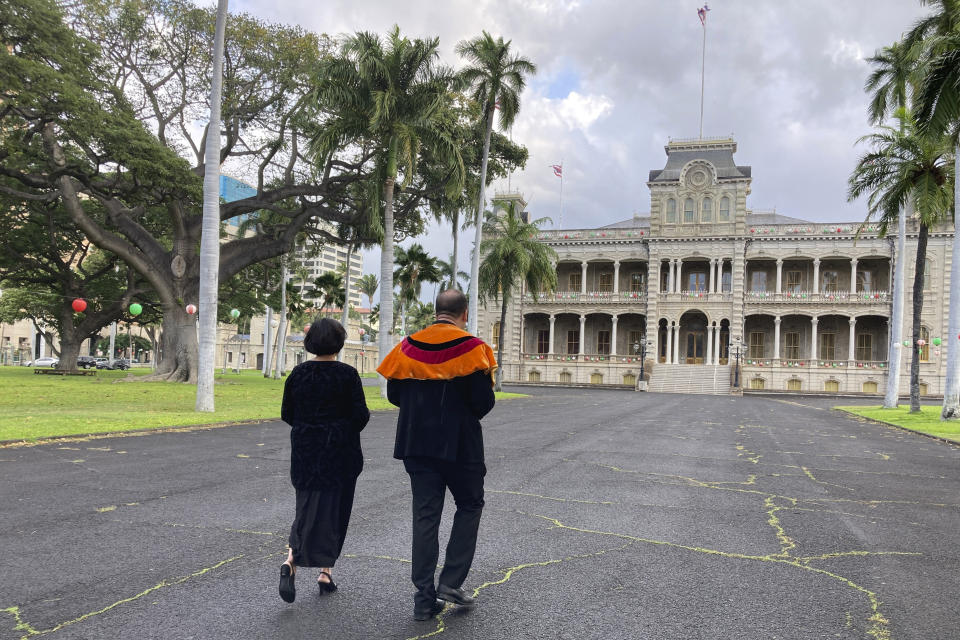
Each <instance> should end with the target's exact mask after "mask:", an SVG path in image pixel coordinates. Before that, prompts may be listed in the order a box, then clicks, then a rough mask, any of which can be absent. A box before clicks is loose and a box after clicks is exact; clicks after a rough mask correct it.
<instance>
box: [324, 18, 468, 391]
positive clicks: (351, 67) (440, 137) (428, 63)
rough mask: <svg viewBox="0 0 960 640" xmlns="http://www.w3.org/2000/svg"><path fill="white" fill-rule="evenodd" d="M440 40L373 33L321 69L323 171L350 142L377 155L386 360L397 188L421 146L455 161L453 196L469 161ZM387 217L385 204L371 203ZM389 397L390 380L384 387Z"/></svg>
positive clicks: (412, 169)
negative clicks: (458, 135) (450, 115)
mask: <svg viewBox="0 0 960 640" xmlns="http://www.w3.org/2000/svg"><path fill="white" fill-rule="evenodd" d="M439 44H440V41H439V39H438V38H433V39H429V40H421V39H419V38H418V39H416V40H413V41H411V40H410V39H408V38H405V37H401V36H400V28H399V27H397V26H394V27H393V29H391V30H390V33H389V34H388V35H387V38H386V43H384V42H382V41H381V40H380V38H379V37H378V36H377V35H376V34H373V33H369V32H358V33H356V34H354V35H353V36H350V37H349V38H347V39H346V41H345V42H344V43H343V45H342V48H341V51H340V55H339V56H333V57H331V58H330V59H328V60H327V61H326V62H325V64H324V65H323V67H322V68H321V69H320V74H319V77H320V78H321V81H320V82H319V84H318V86H317V89H316V96H317V101H318V104H319V107H320V109H321V110H322V111H324V112H325V113H326V114H328V115H329V117H328V118H327V120H326V121H325V122H324V123H323V126H322V129H321V130H320V131H319V132H318V133H317V134H316V135H315V136H314V137H313V139H312V140H311V150H312V151H313V153H314V154H315V155H316V156H317V158H318V160H320V161H321V162H319V163H318V164H320V165H321V166H325V165H326V161H327V160H328V159H329V158H331V156H332V154H333V153H334V152H335V151H336V150H337V149H340V148H343V147H344V146H345V145H347V144H349V143H360V144H362V145H364V146H369V147H370V148H372V149H373V153H374V162H375V169H374V178H373V180H372V182H371V187H372V189H374V190H379V189H382V193H383V199H382V213H383V244H382V245H381V251H380V285H381V286H380V310H381V324H382V326H383V327H385V328H386V329H387V330H386V331H380V333H379V336H378V337H379V348H380V355H381V356H385V355H386V354H387V352H388V351H390V349H391V348H393V332H392V331H391V330H390V328H391V327H392V326H393V241H394V224H393V222H394V220H393V213H394V211H393V201H394V188H395V186H396V182H397V178H398V176H399V175H400V173H401V172H402V173H403V181H402V182H401V186H402V187H405V186H408V185H409V184H410V182H411V181H412V179H413V177H414V175H415V174H416V170H417V157H418V155H419V153H420V151H421V147H427V148H429V149H430V150H431V152H432V153H433V154H435V155H436V156H437V157H441V158H445V159H447V160H448V161H449V164H450V166H451V167H452V169H453V171H452V172H451V175H450V179H449V183H448V184H449V188H450V189H451V192H452V193H456V192H458V191H459V190H460V189H461V188H462V185H463V175H464V168H463V161H462V159H460V155H459V152H458V150H457V146H456V144H455V143H454V141H453V139H452V138H451V136H450V135H449V133H448V131H447V129H446V128H445V127H444V126H443V124H442V122H441V116H442V115H443V111H444V106H445V105H446V104H447V103H448V102H449V100H450V94H449V89H450V88H451V86H452V85H453V84H454V79H455V78H454V75H453V74H452V72H451V71H449V70H448V69H446V68H444V67H440V66H438V65H437V63H436V60H437V57H438V53H437V49H438V47H439ZM370 201H371V204H372V205H373V206H374V207H375V209H378V211H376V213H377V214H379V213H380V211H379V208H380V206H381V199H380V197H379V196H378V197H375V198H371V200H370ZM380 391H381V394H382V395H384V396H385V395H386V379H383V378H381V380H380Z"/></svg>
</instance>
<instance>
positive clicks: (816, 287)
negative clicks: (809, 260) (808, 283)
mask: <svg viewBox="0 0 960 640" xmlns="http://www.w3.org/2000/svg"><path fill="white" fill-rule="evenodd" d="M813 292H814V293H820V258H814V259H813Z"/></svg>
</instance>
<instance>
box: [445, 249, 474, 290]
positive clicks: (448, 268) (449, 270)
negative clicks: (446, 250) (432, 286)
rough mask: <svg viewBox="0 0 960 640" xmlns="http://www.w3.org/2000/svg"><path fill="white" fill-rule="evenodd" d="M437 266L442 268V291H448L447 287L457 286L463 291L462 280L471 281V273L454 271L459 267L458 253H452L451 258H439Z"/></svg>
mask: <svg viewBox="0 0 960 640" xmlns="http://www.w3.org/2000/svg"><path fill="white" fill-rule="evenodd" d="M437 267H438V268H439V269H440V275H441V276H442V280H441V282H440V291H446V290H447V289H453V288H457V289H459V290H461V291H463V287H461V286H460V280H466V281H468V282H469V280H470V274H469V273H466V272H464V271H457V272H456V273H454V271H455V270H456V268H457V254H456V253H451V254H450V260H449V261H447V260H440V259H437Z"/></svg>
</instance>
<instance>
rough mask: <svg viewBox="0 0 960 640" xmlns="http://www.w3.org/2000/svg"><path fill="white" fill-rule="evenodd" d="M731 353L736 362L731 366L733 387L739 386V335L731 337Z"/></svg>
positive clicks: (737, 387)
mask: <svg viewBox="0 0 960 640" xmlns="http://www.w3.org/2000/svg"><path fill="white" fill-rule="evenodd" d="M733 353H734V358H736V364H735V365H734V367H733V387H734V388H735V389H739V388H740V336H737V337H736V338H734V339H733Z"/></svg>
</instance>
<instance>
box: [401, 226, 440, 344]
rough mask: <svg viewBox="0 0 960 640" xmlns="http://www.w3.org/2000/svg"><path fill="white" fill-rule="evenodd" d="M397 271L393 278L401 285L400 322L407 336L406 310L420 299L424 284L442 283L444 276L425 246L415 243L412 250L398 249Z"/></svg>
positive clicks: (411, 246)
mask: <svg viewBox="0 0 960 640" xmlns="http://www.w3.org/2000/svg"><path fill="white" fill-rule="evenodd" d="M395 261H396V264H397V270H396V271H395V272H394V274H393V277H394V278H395V279H396V281H397V284H399V285H400V304H401V307H400V322H401V327H402V329H403V333H404V334H406V332H407V331H406V328H407V325H406V310H407V309H408V308H409V307H410V306H411V305H412V304H414V303H415V302H417V300H419V298H420V292H421V290H422V288H423V283H424V282H440V280H441V279H442V277H443V274H442V273H441V272H440V269H439V267H437V261H436V259H435V258H433V257H431V256H430V254H428V253H427V252H426V250H425V249H424V248H423V245H421V244H419V243H414V244H412V245H410V248H408V249H404V248H403V247H397V248H396V255H395Z"/></svg>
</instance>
